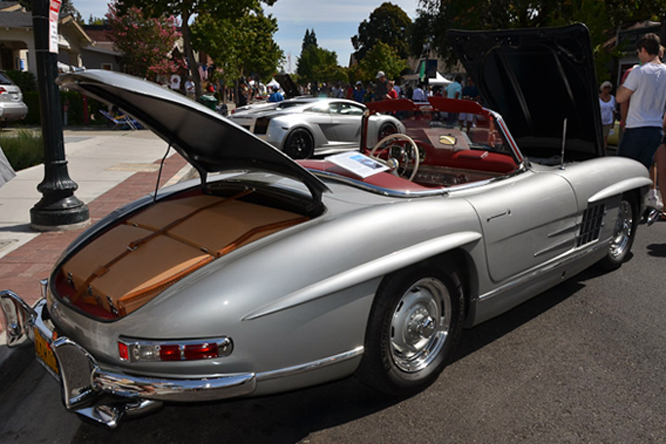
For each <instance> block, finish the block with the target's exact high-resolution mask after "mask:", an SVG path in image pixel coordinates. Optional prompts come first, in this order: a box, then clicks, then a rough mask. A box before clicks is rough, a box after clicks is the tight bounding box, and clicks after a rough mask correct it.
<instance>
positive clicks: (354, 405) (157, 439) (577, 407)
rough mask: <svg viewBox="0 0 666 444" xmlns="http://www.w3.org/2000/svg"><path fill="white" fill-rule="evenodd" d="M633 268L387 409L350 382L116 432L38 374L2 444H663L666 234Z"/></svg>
mask: <svg viewBox="0 0 666 444" xmlns="http://www.w3.org/2000/svg"><path fill="white" fill-rule="evenodd" d="M633 251H634V254H633V257H631V259H630V260H629V262H627V263H625V264H624V266H623V267H622V268H621V269H620V270H618V271H616V272H613V273H610V274H597V273H596V272H595V271H587V272H585V273H583V274H582V275H580V276H578V277H576V278H574V279H571V280H569V281H567V282H565V283H564V284H562V285H560V286H559V287H557V288H555V289H553V290H551V291H549V292H547V293H545V294H543V295H542V296H540V297H538V298H536V299H533V300H532V301H530V302H528V303H526V304H523V305H522V306H520V307H518V308H517V309H514V310H513V311H511V312H510V313H508V314H506V315H504V316H502V317H500V318H498V319H495V320H492V321H490V322H487V323H485V324H483V325H481V326H479V327H477V328H475V329H472V330H468V331H466V332H464V336H463V340H462V342H461V344H460V348H459V352H458V354H457V356H456V359H455V361H454V362H453V364H451V365H450V366H449V368H448V369H447V370H445V372H444V373H443V374H442V376H440V378H439V379H438V380H437V382H436V383H435V384H434V385H433V386H431V387H430V388H429V389H427V390H426V391H424V392H422V393H421V394H419V395H417V396H414V397H412V398H408V399H405V400H386V399H382V398H379V397H377V396H376V395H374V394H373V393H372V392H371V391H370V390H367V389H365V388H364V387H363V386H362V385H360V383H358V382H357V381H356V380H354V379H352V378H350V379H346V380H343V381H339V382H335V383H331V384H327V385H324V386H320V387H315V388H311V389H306V390H301V391H298V392H294V393H288V394H282V395H276V396H270V397H263V398H257V399H245V400H234V401H228V402H220V403H211V404H204V405H195V406H184V405H182V406H181V405H168V406H166V407H165V408H164V409H162V410H161V411H159V412H158V413H156V414H153V415H150V416H146V417H144V418H141V419H135V420H131V421H126V422H125V423H123V424H122V425H121V427H120V428H119V429H117V430H115V431H109V430H106V429H104V428H102V427H100V426H97V425H92V424H89V423H86V422H82V421H81V420H79V419H78V418H77V417H76V416H75V415H72V414H67V413H65V411H64V408H63V406H62V403H61V401H60V399H59V388H58V386H57V384H56V383H55V382H54V381H53V380H52V379H51V377H50V376H47V375H46V374H45V372H44V371H42V369H41V368H40V367H39V366H38V365H37V364H35V363H33V364H32V365H31V366H30V367H29V368H28V370H27V371H26V372H25V373H24V374H23V375H22V377H21V378H20V379H19V380H18V381H17V382H16V384H14V385H13V386H12V387H11V388H10V389H9V390H8V391H6V392H5V394H4V395H2V396H1V397H0V437H1V438H0V441H2V442H3V443H34V442H57V443H107V442H123V443H125V444H129V443H142V444H143V443H153V442H154V443H160V444H165V443H181V442H202V443H203V442H216V443H217V442H224V443H295V442H299V443H311V444H324V443H406V442H418V443H422V444H425V443H465V444H469V443H493V444H504V443H507V444H508V443H512V444H514V443H530V444H533V443H540V444H542V443H557V444H563V443H576V444H579V443H608V444H612V443H622V444H631V443H637V444H647V443H664V442H666V424H665V423H664V418H665V417H666V381H665V379H664V376H663V375H664V368H666V330H665V329H664V328H663V323H664V319H666V302H665V301H664V290H663V289H664V288H666V273H664V272H663V270H664V264H665V263H666V222H659V223H657V224H655V226H653V227H650V228H646V227H645V226H641V227H640V230H639V233H638V237H637V240H636V243H635V244H634V248H633Z"/></svg>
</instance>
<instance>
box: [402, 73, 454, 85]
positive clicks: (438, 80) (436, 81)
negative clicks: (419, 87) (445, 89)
mask: <svg viewBox="0 0 666 444" xmlns="http://www.w3.org/2000/svg"><path fill="white" fill-rule="evenodd" d="M403 79H404V80H405V81H407V82H410V81H413V82H418V80H419V75H418V74H410V75H407V76H404V77H403ZM451 83H453V82H452V81H451V80H449V79H447V78H446V77H444V76H443V75H441V74H440V73H438V72H435V77H434V78H433V77H430V78H429V79H428V85H431V86H446V85H449V84H451Z"/></svg>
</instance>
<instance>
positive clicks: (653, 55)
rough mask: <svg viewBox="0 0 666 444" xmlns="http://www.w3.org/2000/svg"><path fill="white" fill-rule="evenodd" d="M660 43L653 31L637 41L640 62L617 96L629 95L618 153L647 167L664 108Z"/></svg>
mask: <svg viewBox="0 0 666 444" xmlns="http://www.w3.org/2000/svg"><path fill="white" fill-rule="evenodd" d="M659 45H660V41H659V37H658V36H657V35H656V34H646V35H645V36H643V38H641V39H640V40H639V41H638V43H637V44H636V47H637V48H638V58H639V59H640V61H641V65H640V66H637V67H636V68H634V69H632V70H631V73H629V76H628V77H627V80H626V81H625V82H624V84H623V85H622V86H620V89H619V90H618V92H617V96H616V100H617V102H618V103H623V102H625V101H627V100H629V98H631V102H629V111H628V113H627V120H626V123H625V128H626V129H625V131H624V135H623V136H622V140H621V141H620V146H619V147H618V152H617V154H618V155H619V156H624V157H629V158H631V159H635V160H638V161H639V162H641V163H642V164H643V165H645V167H646V168H647V169H648V170H649V169H650V168H651V167H652V161H653V158H654V153H655V151H656V150H657V148H658V147H659V143H660V142H661V139H662V137H663V131H662V123H663V116H664V109H665V108H666V66H665V65H663V64H662V63H661V60H659Z"/></svg>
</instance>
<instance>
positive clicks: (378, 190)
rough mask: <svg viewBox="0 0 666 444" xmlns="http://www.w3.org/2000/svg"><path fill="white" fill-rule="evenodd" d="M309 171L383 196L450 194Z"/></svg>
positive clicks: (442, 190)
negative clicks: (407, 188)
mask: <svg viewBox="0 0 666 444" xmlns="http://www.w3.org/2000/svg"><path fill="white" fill-rule="evenodd" d="M308 171H310V172H311V173H313V174H314V175H315V176H321V177H324V178H326V179H331V180H335V181H336V182H341V183H344V184H346V185H351V186H354V187H356V188H360V189H362V190H365V191H369V192H371V193H375V194H379V195H382V196H389V197H401V198H410V197H426V196H445V195H446V194H448V190H446V189H444V188H437V189H434V190H427V191H398V190H392V189H390V188H383V187H379V186H377V185H372V184H369V183H366V182H362V181H360V180H356V179H352V178H351V177H344V176H340V175H338V174H335V173H331V172H328V171H321V170H313V169H310V170H308Z"/></svg>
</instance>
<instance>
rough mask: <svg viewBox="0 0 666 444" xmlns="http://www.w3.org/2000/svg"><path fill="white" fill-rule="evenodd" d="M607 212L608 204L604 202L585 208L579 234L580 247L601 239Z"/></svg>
mask: <svg viewBox="0 0 666 444" xmlns="http://www.w3.org/2000/svg"><path fill="white" fill-rule="evenodd" d="M605 213H606V205H604V204H598V205H593V206H591V207H589V208H588V209H587V210H585V212H584V213H583V221H582V222H581V224H580V233H579V234H578V246H579V247H580V246H581V245H585V244H588V243H590V242H593V241H595V240H597V239H599V235H600V234H601V226H602V223H603V220H604V214H605Z"/></svg>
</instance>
